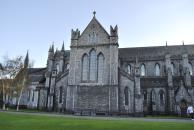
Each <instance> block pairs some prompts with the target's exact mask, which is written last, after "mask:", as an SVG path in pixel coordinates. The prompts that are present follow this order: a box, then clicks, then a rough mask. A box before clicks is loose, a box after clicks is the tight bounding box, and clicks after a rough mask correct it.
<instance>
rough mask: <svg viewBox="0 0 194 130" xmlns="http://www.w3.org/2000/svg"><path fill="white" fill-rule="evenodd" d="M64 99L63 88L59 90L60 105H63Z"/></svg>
mask: <svg viewBox="0 0 194 130" xmlns="http://www.w3.org/2000/svg"><path fill="white" fill-rule="evenodd" d="M62 97H63V87H62V86H61V87H60V88H59V103H62Z"/></svg>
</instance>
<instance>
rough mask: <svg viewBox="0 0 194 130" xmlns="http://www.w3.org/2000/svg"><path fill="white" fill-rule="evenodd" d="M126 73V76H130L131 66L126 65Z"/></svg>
mask: <svg viewBox="0 0 194 130" xmlns="http://www.w3.org/2000/svg"><path fill="white" fill-rule="evenodd" d="M127 72H128V74H131V65H130V64H128V65H127Z"/></svg>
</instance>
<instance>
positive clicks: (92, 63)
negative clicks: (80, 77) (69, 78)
mask: <svg viewBox="0 0 194 130" xmlns="http://www.w3.org/2000/svg"><path fill="white" fill-rule="evenodd" d="M89 74H90V78H89V79H90V81H95V80H96V52H95V50H92V51H91V52H90V69H89Z"/></svg>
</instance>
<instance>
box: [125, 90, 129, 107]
mask: <svg viewBox="0 0 194 130" xmlns="http://www.w3.org/2000/svg"><path fill="white" fill-rule="evenodd" d="M124 95H125V105H126V106H127V105H129V89H128V87H125V89H124Z"/></svg>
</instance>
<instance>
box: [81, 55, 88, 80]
mask: <svg viewBox="0 0 194 130" xmlns="http://www.w3.org/2000/svg"><path fill="white" fill-rule="evenodd" d="M87 79H88V56H87V55H86V54H85V55H84V56H83V57H82V80H83V81H86V80H87Z"/></svg>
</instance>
